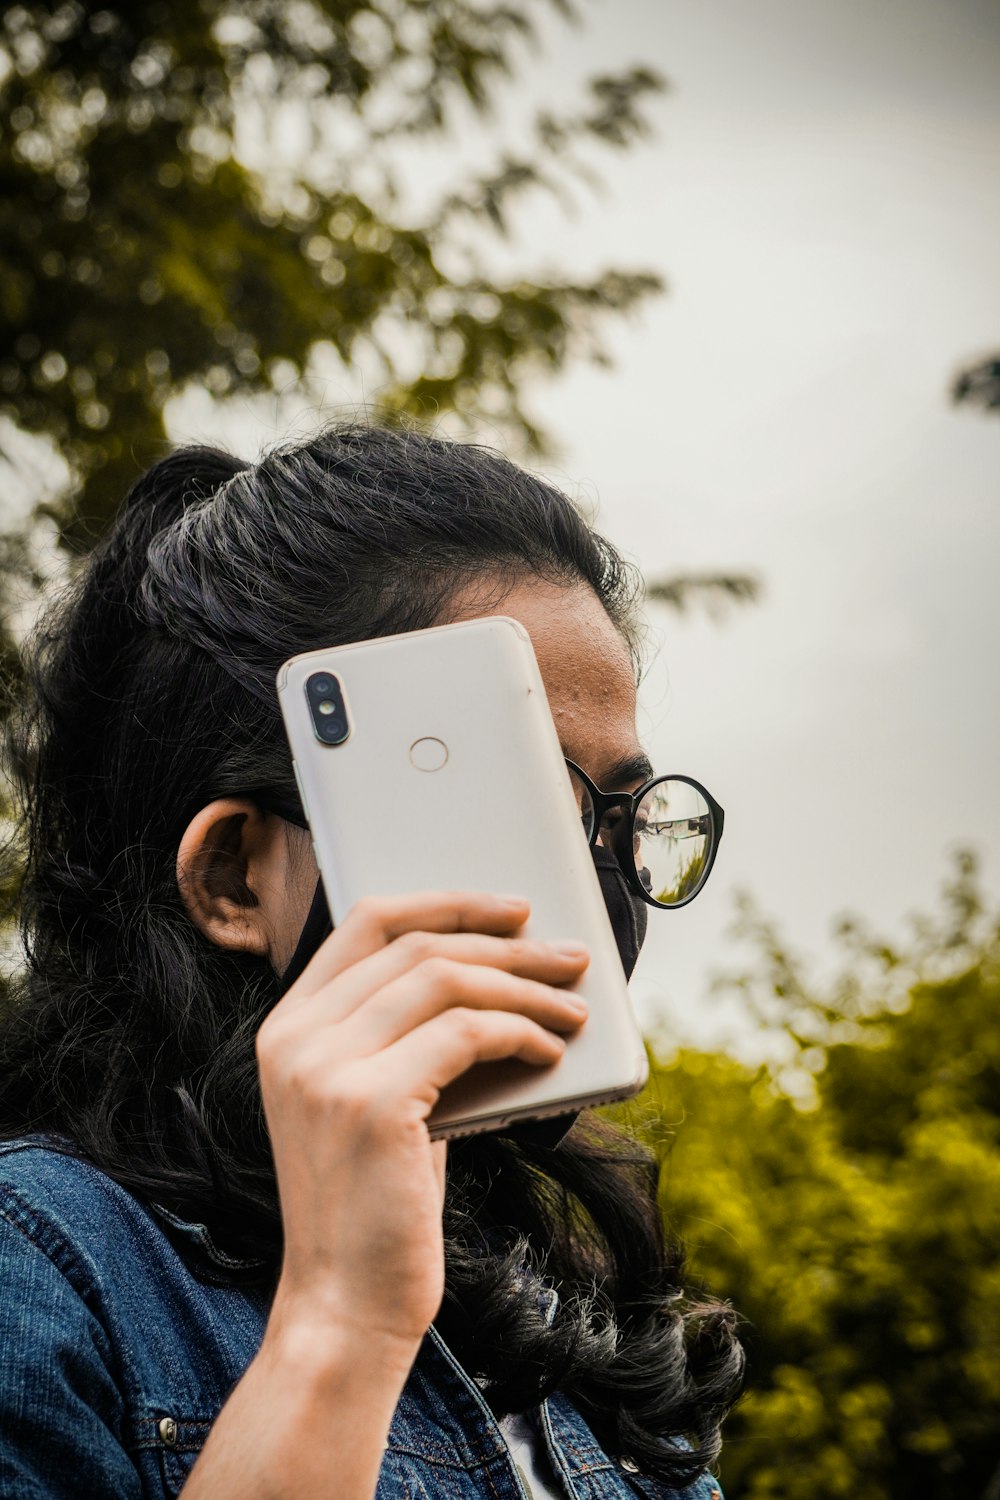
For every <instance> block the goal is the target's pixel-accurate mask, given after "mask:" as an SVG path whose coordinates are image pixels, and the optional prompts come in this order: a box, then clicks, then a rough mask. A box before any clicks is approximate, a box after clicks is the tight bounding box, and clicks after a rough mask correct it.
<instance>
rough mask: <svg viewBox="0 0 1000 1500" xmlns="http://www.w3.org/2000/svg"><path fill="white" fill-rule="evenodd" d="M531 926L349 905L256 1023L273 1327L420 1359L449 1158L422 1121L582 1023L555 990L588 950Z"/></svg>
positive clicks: (403, 902) (443, 908)
mask: <svg viewBox="0 0 1000 1500" xmlns="http://www.w3.org/2000/svg"><path fill="white" fill-rule="evenodd" d="M528 913H529V907H528V903H527V902H525V901H519V900H503V899H501V898H499V897H495V896H484V895H468V894H455V893H444V894H421V895H417V896H406V897H394V898H385V899H378V900H374V899H373V900H368V901H362V902H359V903H358V905H357V906H355V907H354V909H353V910H352V911H351V912H350V914H349V915H348V916H347V918H346V919H345V921H344V922H343V923H341V925H340V926H339V927H338V928H337V929H336V931H335V932H333V933H332V934H331V936H330V937H329V938H327V940H326V941H325V942H324V944H323V946H322V947H321V948H320V949H319V951H318V952H317V954H316V955H315V957H314V958H313V959H312V961H311V962H310V964H309V966H308V967H307V968H306V969H305V970H304V972H303V973H302V975H301V977H300V978H299V979H298V980H297V981H296V983H295V984H294V985H293V986H292V988H291V989H290V990H289V991H288V993H287V994H286V995H284V996H283V997H282V999H281V1000H280V1002H279V1003H278V1005H277V1006H276V1007H275V1008H274V1010H273V1011H272V1012H271V1014H270V1015H269V1016H268V1017H267V1019H266V1020H265V1021H264V1023H263V1025H262V1026H261V1028H260V1031H259V1033H258V1038H257V1058H258V1064H259V1068H260V1079H261V1089H262V1093H263V1099H264V1109H265V1113H266V1116H267V1124H268V1129H269V1132H270V1137H271V1145H272V1150H273V1153H274V1164H275V1169H276V1172H277V1179H278V1190H279V1194H280V1199H281V1214H282V1221H283V1226H284V1246H285V1248H284V1258H283V1262H282V1270H281V1277H280V1280H279V1285H278V1291H277V1294H276V1297H275V1310H274V1312H273V1313H272V1321H273V1320H274V1318H275V1316H276V1315H277V1316H278V1317H279V1318H280V1319H285V1320H287V1319H289V1318H291V1319H292V1320H293V1321H294V1322H298V1323H299V1325H300V1326H301V1325H302V1324H303V1322H304V1323H305V1324H306V1325H309V1326H312V1327H315V1326H316V1325H317V1324H321V1323H323V1322H324V1321H325V1322H326V1323H327V1325H333V1326H335V1327H337V1328H342V1329H343V1328H346V1329H350V1330H353V1331H354V1332H355V1333H357V1332H358V1331H362V1330H365V1331H367V1333H368V1334H369V1335H370V1336H373V1337H374V1336H376V1335H379V1336H383V1337H384V1338H385V1340H387V1341H388V1342H389V1343H396V1342H398V1343H399V1346H400V1348H401V1350H403V1351H408V1354H409V1358H412V1357H413V1355H414V1354H415V1352H416V1347H417V1345H419V1342H420V1339H421V1338H422V1337H423V1335H424V1333H425V1332H426V1330H427V1327H428V1326H429V1324H430V1323H431V1322H432V1320H433V1318H434V1316H435V1314H436V1313H437V1310H438V1308H439V1306H440V1304H441V1298H442V1295H443V1291H444V1247H443V1239H442V1229H441V1212H442V1207H443V1202H444V1164H445V1151H446V1145H445V1143H444V1142H443V1141H442V1142H432V1141H431V1138H430V1135H429V1133H428V1130H427V1117H428V1115H429V1114H430V1112H431V1110H432V1109H433V1108H434V1105H435V1104H436V1103H437V1100H438V1097H439V1095H440V1092H441V1090H442V1089H443V1088H444V1087H445V1086H446V1085H447V1084H449V1083H451V1082H452V1081H453V1080H454V1079H456V1078H457V1077H459V1075H460V1074H462V1073H464V1072H465V1071H466V1070H467V1069H468V1068H470V1067H471V1066H472V1065H473V1064H474V1063H479V1062H487V1061H492V1060H496V1059H500V1058H508V1057H511V1058H520V1059H521V1060H522V1061H524V1062H527V1063H533V1064H535V1065H536V1066H539V1067H545V1066H549V1065H551V1064H552V1063H554V1062H557V1061H558V1059H559V1058H560V1057H561V1056H562V1053H563V1050H564V1048H565V1042H564V1041H563V1039H562V1035H561V1034H562V1033H567V1032H570V1031H573V1030H575V1029H576V1028H578V1027H579V1026H580V1025H581V1024H582V1023H583V1021H584V1019H585V1016H586V1007H585V1004H584V1003H583V1002H582V1001H581V1000H579V999H578V997H576V996H575V995H572V994H569V993H567V992H565V991H563V990H560V989H559V988H558V986H563V985H567V984H570V983H572V982H573V981H574V980H575V979H577V978H578V977H579V975H580V974H581V973H582V972H583V970H584V969H585V968H586V965H587V963H588V957H587V953H586V951H585V950H584V949H582V948H580V947H579V946H578V945H567V947H566V948H558V947H555V946H553V945H550V944H545V943H533V942H527V941H525V940H523V939H521V938H519V937H518V936H517V933H518V932H519V930H520V928H521V927H522V926H523V924H524V922H525V921H526V919H527V917H528Z"/></svg>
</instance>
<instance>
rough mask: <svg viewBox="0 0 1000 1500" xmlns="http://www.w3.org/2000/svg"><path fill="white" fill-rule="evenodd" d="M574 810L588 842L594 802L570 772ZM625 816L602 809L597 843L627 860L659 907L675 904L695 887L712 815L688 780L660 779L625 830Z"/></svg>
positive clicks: (703, 863) (615, 810)
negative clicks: (578, 810)
mask: <svg viewBox="0 0 1000 1500" xmlns="http://www.w3.org/2000/svg"><path fill="white" fill-rule="evenodd" d="M570 780H571V781H572V783H573V790H574V792H575V794H576V801H577V806H578V807H579V809H580V817H581V820H582V822H583V827H584V831H585V833H586V835H587V838H588V839H590V837H591V836H592V834H593V830H594V802H593V798H592V797H591V795H590V791H589V789H588V787H587V786H586V785H585V784H584V783H583V782H582V781H581V780H580V779H579V777H578V776H576V775H575V774H574V773H573V772H572V771H571V772H570ZM626 818H627V813H626V812H625V810H624V809H623V808H621V807H612V808H607V809H606V810H605V812H604V816H603V817H602V819H601V828H600V832H599V834H598V840H599V842H600V843H602V844H604V845H605V846H607V847H608V848H611V849H613V850H614V851H615V853H616V854H617V855H618V858H619V860H620V861H622V862H623V863H624V862H627V861H628V860H629V859H631V860H632V862H633V863H634V867H635V872H636V874H637V875H638V877H639V880H640V881H641V882H642V884H643V886H644V887H645V888H646V890H647V892H648V893H649V895H650V896H651V898H652V899H653V901H655V902H656V904H657V905H658V906H678V905H680V904H681V903H682V902H684V901H687V900H689V899H690V898H691V896H693V895H694V894H695V892H696V891H697V890H699V889H700V887H701V885H702V883H703V882H704V879H705V875H706V872H707V870H708V862H709V857H710V855H711V851H712V832H713V830H712V822H713V819H712V812H711V809H710V808H709V805H708V803H707V802H706V801H705V798H704V797H703V796H702V794H701V792H699V791H698V789H697V787H694V786H691V784H690V783H689V782H687V781H681V780H679V779H677V778H676V777H664V778H663V779H662V780H661V781H657V782H655V783H654V784H653V785H652V786H651V787H650V789H649V791H648V792H647V793H646V795H645V796H644V797H643V799H642V801H641V802H640V803H639V805H638V807H637V808H636V810H635V814H634V817H633V819H632V825H631V830H630V832H631V838H629V830H627V829H626V827H624V826H623V822H624V820H625V819H626Z"/></svg>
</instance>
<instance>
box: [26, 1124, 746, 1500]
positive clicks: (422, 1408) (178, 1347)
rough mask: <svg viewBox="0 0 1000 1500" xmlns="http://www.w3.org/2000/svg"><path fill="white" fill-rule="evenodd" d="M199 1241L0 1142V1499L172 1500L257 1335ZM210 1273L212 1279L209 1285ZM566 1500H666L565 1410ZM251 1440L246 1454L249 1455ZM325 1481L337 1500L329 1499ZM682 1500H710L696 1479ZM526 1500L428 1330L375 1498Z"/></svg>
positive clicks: (553, 1446) (245, 1304)
mask: <svg viewBox="0 0 1000 1500" xmlns="http://www.w3.org/2000/svg"><path fill="white" fill-rule="evenodd" d="M225 1265H226V1258H225V1257H224V1256H223V1255H221V1254H220V1253H219V1251H218V1250H217V1249H215V1247H214V1246H213V1245H212V1244H211V1241H210V1239H209V1237H208V1235H207V1232H206V1231H205V1229H204V1227H202V1226H198V1225H190V1224H182V1223H180V1222H179V1221H177V1220H173V1219H170V1218H169V1216H167V1215H163V1216H162V1217H161V1216H160V1215H159V1214H154V1213H152V1212H150V1211H149V1210H148V1209H147V1208H146V1207H144V1206H143V1205H142V1204H141V1203H140V1202H139V1201H138V1200H137V1199H135V1198H133V1197H132V1196H131V1195H130V1194H129V1193H127V1192H126V1191H125V1190H124V1189H123V1188H121V1187H120V1186H119V1185H118V1184H117V1183H115V1182H113V1181H112V1180H111V1179H110V1178H109V1177H107V1176H105V1175H104V1173H102V1172H99V1171H97V1169H96V1168H94V1167H91V1166H89V1165H87V1164H86V1163H84V1162H81V1161H79V1160H77V1159H75V1158H73V1157H71V1156H67V1155H65V1154H63V1153H62V1152H60V1151H58V1150H57V1149H53V1147H52V1146H50V1145H46V1144H45V1143H43V1142H40V1141H39V1140H37V1139H34V1140H22V1141H15V1142H8V1143H5V1144H0V1496H2V1497H3V1500H64V1497H65V1500H70V1497H72V1500H91V1497H93V1500H98V1497H99V1500H112V1497H115V1500H140V1497H142V1500H164V1497H165V1496H170V1495H177V1494H179V1493H180V1491H181V1489H182V1487H183V1485H184V1482H185V1480H186V1478H187V1476H188V1474H189V1473H190V1471H191V1468H192V1467H193V1465H194V1462H195V1460H196V1459H197V1457H198V1454H199V1452H200V1451H201V1448H202V1445H203V1443H204V1442H205V1439H206V1437H207V1435H208V1432H209V1429H210V1428H211V1426H212V1423H213V1422H214V1421H215V1418H216V1416H217V1415H218V1413H219V1409H220V1407H221V1406H222V1404H223V1402H224V1401H225V1399H226V1396H227V1394H228V1393H229V1391H230V1390H231V1388H232V1386H233V1385H234V1384H235V1383H236V1381H238V1380H239V1379H240V1377H241V1375H242V1374H243V1372H244V1370H245V1369H246V1367H247V1365H248V1364H249V1363H250V1361H251V1360H252V1358H253V1356H254V1354H255V1353H256V1351H257V1349H258V1347H259V1345H260V1341H261V1338H262V1335H263V1332H264V1325H265V1322H266V1319H267V1299H266V1297H265V1296H264V1295H263V1294H262V1293H256V1292H250V1291H246V1290H242V1289H237V1288H235V1287H233V1286H231V1285H227V1284H226V1282H225V1280H224V1268H225ZM220 1272H221V1274H220ZM540 1416H541V1430H542V1432H543V1434H544V1440H545V1443H546V1446H547V1448H548V1453H549V1457H550V1459H551V1462H552V1465H553V1468H554V1471H555V1473H556V1475H557V1477H558V1479H559V1480H560V1482H561V1483H562V1485H563V1487H564V1488H565V1490H566V1494H567V1496H568V1497H571V1500H634V1497H635V1496H636V1495H639V1496H644V1497H646V1500H672V1497H674V1496H675V1495H677V1492H676V1491H673V1490H671V1489H670V1488H669V1487H667V1486H666V1485H664V1484H663V1483H661V1482H660V1481H657V1480H653V1479H650V1478H648V1477H646V1476H644V1475H642V1474H640V1473H638V1472H636V1471H635V1469H634V1467H633V1466H631V1465H629V1463H628V1461H627V1460H624V1461H622V1460H614V1459H611V1458H609V1457H608V1456H607V1455H606V1454H605V1453H604V1452H603V1451H602V1449H601V1448H600V1446H599V1445H598V1443H597V1441H596V1439H595V1438H594V1436H593V1434H592V1433H591V1431H590V1429H589V1428H588V1426H587V1424H586V1423H585V1422H584V1421H583V1419H582V1417H581V1416H580V1415H579V1413H578V1412H577V1411H575V1410H574V1408H573V1406H572V1404H571V1403H570V1402H569V1401H568V1400H567V1399H566V1398H565V1397H564V1396H562V1395H558V1394H557V1395H554V1396H551V1397H550V1398H549V1399H548V1400H547V1401H546V1402H544V1404H543V1406H542V1408H541V1413H540ZM253 1437H254V1435H253V1433H252V1432H248V1433H247V1435H246V1441H247V1444H248V1446H250V1445H252V1444H253ZM337 1488H338V1487H337V1480H336V1475H335V1474H331V1476H330V1494H331V1497H333V1496H336V1494H337ZM683 1496H684V1500H718V1497H719V1496H720V1491H719V1487H718V1485H717V1484H716V1482H715V1481H714V1480H713V1479H712V1478H711V1476H709V1475H706V1476H704V1477H703V1478H701V1479H699V1480H698V1481H697V1482H696V1483H695V1484H693V1485H692V1486H690V1487H689V1488H688V1489H686V1490H684V1491H683ZM438 1497H447V1500H524V1490H523V1487H522V1485H521V1482H520V1480H519V1478H518V1476H517V1471H516V1469H515V1467H514V1464H513V1463H512V1461H511V1457H510V1453H509V1450H508V1448H507V1445H506V1443H505V1442H504V1438H503V1435H502V1433H501V1431H500V1429H499V1426H498V1425H497V1423H496V1421H495V1420H494V1418H493V1416H492V1414H491V1413H490V1411H489V1409H488V1407H487V1406H486V1404H485V1403H484V1401H483V1399H482V1396H481V1395H480V1392H479V1390H478V1388H477V1386H476V1385H475V1383H474V1382H473V1381H472V1380H470V1379H469V1377H468V1376H467V1375H466V1373H465V1372H464V1370H462V1368H461V1367H460V1366H459V1365H458V1364H457V1362H456V1361H455V1359H454V1358H453V1357H452V1355H451V1353H450V1352H449V1350H448V1349H447V1347H446V1346H445V1344H444V1342H443V1341H442V1339H441V1338H440V1337H439V1336H438V1334H437V1333H436V1331H435V1330H434V1329H433V1328H432V1329H431V1330H430V1332H429V1333H428V1335H427V1337H426V1338H425V1340H424V1342H423V1345H422V1347H421V1349H420V1352H419V1354H418V1356H417V1359H416V1362H415V1364H414V1366H413V1369H412V1371H411V1374H410V1377H409V1379H408V1381H407V1384H406V1387H405V1389H404V1391H403V1394H402V1397H401V1398H400V1401H399V1405H398V1407H397V1409H396V1413H395V1416H394V1418H393V1421H392V1426H391V1430H390V1433H389V1441H388V1445H387V1448H386V1453H385V1458H384V1460H383V1464H382V1470H381V1475H380V1478H379V1483H378V1491H377V1497H376V1500H438Z"/></svg>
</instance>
